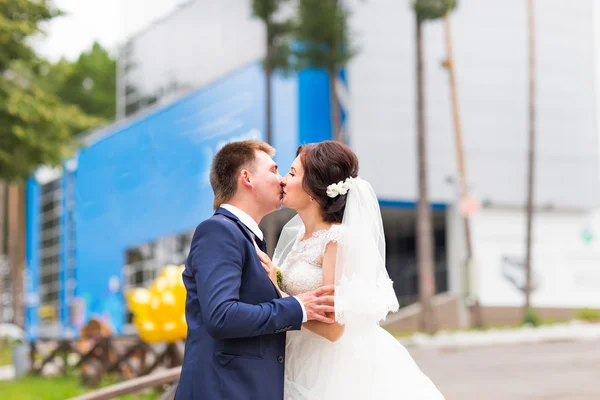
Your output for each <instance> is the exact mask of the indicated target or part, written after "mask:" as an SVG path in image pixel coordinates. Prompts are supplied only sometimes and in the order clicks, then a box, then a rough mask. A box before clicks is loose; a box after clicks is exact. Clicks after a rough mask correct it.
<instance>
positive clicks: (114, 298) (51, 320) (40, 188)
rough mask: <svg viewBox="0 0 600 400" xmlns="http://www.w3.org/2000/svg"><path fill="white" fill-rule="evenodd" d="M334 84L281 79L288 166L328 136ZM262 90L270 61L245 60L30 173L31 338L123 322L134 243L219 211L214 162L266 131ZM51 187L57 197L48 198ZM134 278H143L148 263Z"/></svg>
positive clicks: (278, 134)
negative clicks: (55, 167)
mask: <svg viewBox="0 0 600 400" xmlns="http://www.w3.org/2000/svg"><path fill="white" fill-rule="evenodd" d="M328 88H329V85H328V78H327V75H326V74H325V73H324V72H322V71H312V70H307V71H304V72H301V73H299V74H297V75H293V76H291V77H286V78H283V77H275V78H274V83H273V90H274V93H273V100H272V107H273V138H274V139H273V145H274V147H275V148H276V149H277V155H276V157H275V159H276V161H277V162H278V163H279V165H280V166H281V167H280V168H281V170H282V171H285V170H286V169H287V168H288V166H289V165H290V164H291V162H292V161H293V159H294V157H295V150H296V148H297V146H298V145H299V144H302V143H309V142H318V141H322V140H326V139H329V138H330V137H331V125H330V120H329V115H330V112H329V102H328V99H329V93H328V90H329V89H328ZM265 98H266V96H265V84H264V73H263V70H262V68H261V66H260V64H259V63H254V64H250V65H248V66H246V67H243V68H241V69H239V70H237V71H235V72H233V73H231V74H230V75H228V76H226V77H223V78H221V79H219V80H217V81H215V82H213V83H211V84H209V85H207V86H206V87H203V88H201V89H199V90H197V91H195V92H193V93H192V94H190V95H188V96H186V97H184V98H181V99H179V100H178V101H175V102H173V103H171V104H170V105H167V106H165V107H162V108H160V109H157V110H154V111H151V112H149V113H147V114H146V115H143V116H140V117H134V118H133V119H131V120H128V121H124V122H121V123H118V124H115V125H114V126H112V127H108V128H106V129H103V130H102V132H99V133H94V134H91V135H90V136H89V143H88V144H86V146H84V147H82V148H81V149H80V150H79V152H78V153H77V154H76V156H75V157H74V158H73V159H72V160H65V163H64V168H63V172H62V174H61V175H60V176H58V177H57V178H56V179H55V180H53V181H52V182H50V183H48V182H43V183H40V182H39V179H36V177H35V176H34V177H32V178H31V179H30V180H29V182H28V184H27V254H26V259H27V267H26V285H25V291H26V327H27V328H26V330H27V334H28V336H29V338H30V339H35V338H38V337H43V336H59V337H70V336H74V335H77V332H78V330H79V328H81V326H83V325H84V324H85V323H86V322H87V321H88V320H89V319H90V318H92V317H95V318H101V319H103V320H105V321H106V322H107V323H109V325H110V326H111V327H112V328H113V329H114V331H115V332H117V333H121V332H122V331H123V328H124V326H125V325H126V323H127V311H126V306H125V302H124V291H125V289H126V288H127V286H128V283H131V282H128V279H129V280H130V281H131V280H132V279H131V278H132V276H131V275H129V276H128V275H127V273H126V271H125V266H126V264H128V263H130V262H131V260H129V258H135V254H138V253H139V251H137V250H136V249H137V248H138V247H139V246H144V245H145V244H148V243H154V242H156V241H157V240H160V238H164V237H177V235H184V234H186V233H189V232H190V231H193V229H194V228H195V227H196V225H197V224H198V223H199V222H200V221H202V220H203V219H205V218H207V217H209V216H210V215H211V214H212V200H213V195H212V190H211V187H210V184H209V169H210V162H211V159H212V157H213V155H214V154H215V153H216V151H217V150H218V149H219V148H220V147H221V146H222V145H223V144H225V143H227V142H229V141H233V140H243V139H249V138H254V139H264V136H265V112H264V103H265ZM49 185H54V186H55V189H56V191H55V193H59V195H55V196H54V197H52V198H50V200H47V197H48V195H47V194H44V193H46V192H48V189H47V187H48V186H49ZM48 193H49V192H48ZM52 202H53V203H52ZM49 203H51V204H53V206H52V207H48V206H47V204H49ZM48 215H50V216H49V217H48ZM50 220H53V221H54V222H52V221H50ZM48 221H50V222H48ZM48 243H52V244H53V247H51V248H52V249H54V250H53V251H52V252H51V253H49V250H48V249H49V248H50V247H49V245H48ZM132 249H133V250H132ZM187 250H188V249H183V250H181V251H182V252H183V253H181V254H184V253H185V252H187ZM136 251H137V253H136ZM152 251H154V252H156V251H157V249H156V248H151V249H150V252H152ZM128 252H129V253H128ZM142 252H143V251H142ZM132 254H133V255H132ZM138 255H139V254H138ZM138 258H139V257H138ZM142 258H143V257H142ZM142 261H143V260H142ZM180 261H182V260H181V256H180V257H179V259H177V260H170V262H180ZM140 262H141V261H139V260H138V264H139V263H140ZM52 263H54V264H52ZM51 264H52V265H53V267H52V268H53V269H52V270H51V272H48V271H49V268H50V265H51ZM142 264H143V262H142ZM133 275H136V276H137V275H139V276H138V278H135V277H134V278H133V281H135V280H136V279H137V281H138V282H141V281H143V278H140V276H142V275H143V271H142V272H140V271H134V272H133ZM49 293H51V294H52V295H49ZM41 310H44V312H41Z"/></svg>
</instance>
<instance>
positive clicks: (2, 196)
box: [0, 180, 8, 322]
mask: <svg viewBox="0 0 600 400" xmlns="http://www.w3.org/2000/svg"><path fill="white" fill-rule="evenodd" d="M5 228H6V183H5V182H4V181H1V180H0V266H1V265H2V264H3V263H4V261H5V257H6V253H5V249H6V247H5V239H6V236H5ZM7 290H8V285H7V284H6V276H5V274H4V271H2V269H0V298H2V296H3V295H4V293H5V291H7ZM0 313H4V308H3V305H2V301H0ZM2 321H4V315H0V322H2Z"/></svg>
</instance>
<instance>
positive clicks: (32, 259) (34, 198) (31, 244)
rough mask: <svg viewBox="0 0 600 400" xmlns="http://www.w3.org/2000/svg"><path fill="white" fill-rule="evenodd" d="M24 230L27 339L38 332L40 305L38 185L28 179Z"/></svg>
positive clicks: (35, 336) (30, 338)
mask: <svg viewBox="0 0 600 400" xmlns="http://www.w3.org/2000/svg"><path fill="white" fill-rule="evenodd" d="M26 202H27V204H26V215H25V220H26V222H25V223H26V225H27V230H26V232H25V333H26V334H27V339H28V340H33V339H36V338H37V337H38V334H39V324H40V321H39V316H38V307H39V305H40V295H39V287H40V186H39V185H38V183H37V182H36V180H35V179H33V178H32V179H29V180H28V181H27V187H26Z"/></svg>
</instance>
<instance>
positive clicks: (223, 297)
mask: <svg viewBox="0 0 600 400" xmlns="http://www.w3.org/2000/svg"><path fill="white" fill-rule="evenodd" d="M274 153H275V151H274V149H273V148H272V147H271V146H269V145H268V144H266V143H263V142H259V141H254V140H248V141H242V142H234V143H230V144H227V145H225V146H224V147H223V148H222V149H221V150H220V151H219V152H218V153H217V154H216V155H215V157H214V159H213V163H212V166H211V171H210V183H211V186H212V188H213V191H214V195H215V200H214V207H215V209H216V212H215V214H214V215H213V216H212V217H211V218H209V219H207V220H206V221H204V222H202V223H201V224H200V225H199V226H198V227H197V228H196V232H195V233H194V238H193V239H192V244H191V249H190V253H189V256H188V258H187V261H186V266H185V271H184V272H183V281H184V283H185V287H186V289H187V299H186V306H185V314H186V320H187V324H188V335H187V340H186V343H185V354H184V359H183V366H182V370H181V377H180V380H179V385H178V388H177V393H176V396H175V399H176V400H188V399H198V400H199V399H207V400H217V399H219V400H220V399H235V400H246V399H256V400H282V399H283V381H284V362H285V340H286V334H285V332H286V331H288V330H299V329H300V328H301V326H302V323H303V322H306V321H308V320H317V321H321V322H326V323H333V322H334V320H333V319H331V318H328V317H326V315H325V313H326V312H333V311H334V309H333V286H328V287H324V288H321V289H319V290H316V291H315V292H311V293H303V294H301V295H298V296H296V297H285V298H282V297H281V295H280V293H279V291H278V290H277V289H276V287H275V285H273V283H272V282H271V280H270V279H269V277H268V276H267V274H266V272H265V271H264V269H263V267H262V265H261V262H260V260H259V259H258V256H257V254H256V248H257V247H258V248H260V249H262V250H263V251H266V250H265V242H264V240H263V233H262V232H261V230H260V229H259V227H258V223H259V222H260V220H261V219H262V218H263V217H264V216H265V215H267V214H269V213H270V212H272V211H275V210H277V209H279V208H280V207H281V196H282V189H281V185H280V182H281V177H280V176H279V173H278V171H277V164H275V162H274V161H273V159H272V158H271V157H272V156H273V155H274Z"/></svg>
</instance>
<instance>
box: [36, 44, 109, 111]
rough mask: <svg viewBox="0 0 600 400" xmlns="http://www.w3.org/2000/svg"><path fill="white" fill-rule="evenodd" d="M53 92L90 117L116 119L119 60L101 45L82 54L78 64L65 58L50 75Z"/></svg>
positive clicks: (50, 71)
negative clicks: (117, 62)
mask: <svg viewBox="0 0 600 400" xmlns="http://www.w3.org/2000/svg"><path fill="white" fill-rule="evenodd" d="M46 80H47V81H48V83H49V84H51V85H52V84H53V85H54V87H53V88H52V91H53V92H54V93H55V94H56V95H57V96H58V97H59V98H60V99H61V100H62V101H63V102H65V103H67V104H74V105H77V106H78V107H79V108H81V110H82V111H83V112H85V113H86V114H88V115H92V116H96V117H99V118H103V119H104V120H112V119H114V117H115V113H116V96H115V93H116V60H115V59H114V58H112V57H111V56H110V54H109V53H108V51H106V49H104V48H103V47H102V46H101V45H100V44H98V43H94V44H93V46H92V48H91V49H90V50H88V51H86V52H84V53H82V54H81V55H80V56H79V58H78V59H77V61H75V62H69V61H68V60H65V59H61V60H60V61H58V62H57V63H56V64H54V65H52V66H51V67H50V69H49V72H48V74H47V76H46Z"/></svg>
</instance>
